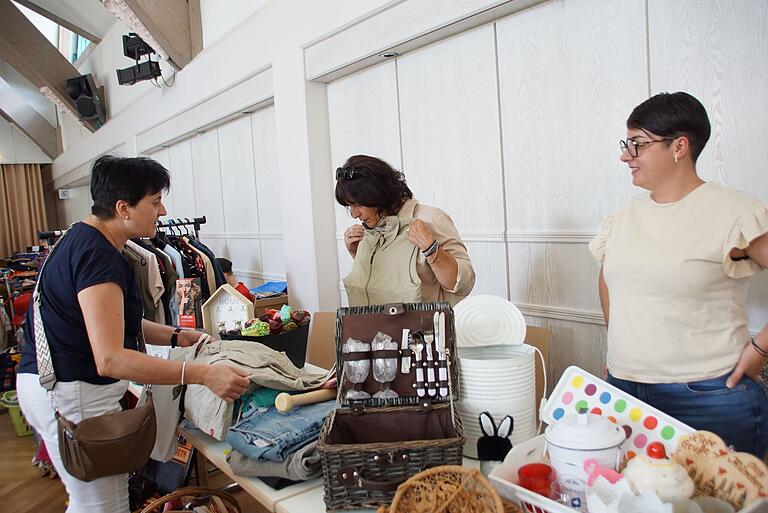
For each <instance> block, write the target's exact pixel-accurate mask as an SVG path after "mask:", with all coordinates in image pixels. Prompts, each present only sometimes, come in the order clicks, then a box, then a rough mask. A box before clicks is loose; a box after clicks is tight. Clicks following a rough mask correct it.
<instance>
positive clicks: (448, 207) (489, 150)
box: [398, 26, 504, 232]
mask: <svg viewBox="0 0 768 513" xmlns="http://www.w3.org/2000/svg"><path fill="white" fill-rule="evenodd" d="M495 70H496V61H495V50H494V34H493V26H485V27H481V28H479V29H476V30H473V31H471V32H468V33H465V34H462V35H460V36H457V37H454V38H452V39H448V40H446V41H443V42H440V43H438V44H435V45H433V46H430V47H427V48H425V49H423V50H419V51H417V52H414V53H413V54H409V55H406V56H404V57H402V58H400V60H399V61H398V81H399V85H400V114H401V118H402V122H401V130H402V145H403V171H404V172H405V174H406V176H407V177H408V184H409V185H410V187H411V190H413V193H414V195H415V196H416V198H418V199H419V200H420V201H421V202H423V203H426V204H430V205H434V206H437V207H440V208H441V209H443V210H445V211H446V212H448V214H449V215H450V216H451V217H452V218H453V221H454V222H455V223H456V226H457V227H458V228H459V231H460V232H462V231H471V232H487V231H499V232H500V231H502V230H503V229H504V210H503V205H502V191H503V187H502V174H501V151H500V146H499V113H498V95H497V89H496V72H495Z"/></svg>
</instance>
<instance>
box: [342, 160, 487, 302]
mask: <svg viewBox="0 0 768 513" xmlns="http://www.w3.org/2000/svg"><path fill="white" fill-rule="evenodd" d="M336 201H338V202H339V204H341V205H344V206H345V207H347V208H349V210H350V214H351V215H352V217H354V218H355V219H358V220H359V221H360V224H356V225H353V226H350V227H349V228H347V230H346V231H345V232H344V244H345V246H346V248H347V251H349V254H350V255H352V257H353V258H354V259H355V260H354V263H353V265H352V271H351V272H350V274H349V275H348V276H347V277H346V278H344V288H345V289H346V291H347V296H348V298H349V304H350V306H362V305H375V304H385V303H396V302H409V303H418V302H433V301H448V302H450V303H451V304H456V303H457V302H458V301H460V300H461V299H463V298H464V297H466V296H467V295H469V293H470V292H471V291H472V287H474V285H475V271H474V269H473V268H472V262H471V261H470V259H469V255H468V254H467V248H466V247H465V246H464V243H463V242H462V241H461V238H459V233H458V231H457V230H456V226H454V224H453V221H452V220H451V218H450V217H449V216H448V214H446V213H445V212H443V211H442V210H440V209H439V208H435V207H430V206H427V205H422V204H420V203H419V202H418V201H416V200H415V199H413V193H412V192H411V190H410V189H409V188H408V185H407V184H406V183H405V177H404V176H403V174H402V173H400V172H399V171H395V170H394V169H393V168H392V167H391V166H390V165H389V164H387V163H386V162H384V161H383V160H381V159H378V158H376V157H370V156H367V155H355V156H352V157H350V158H349V159H347V162H346V163H345V164H344V166H343V167H340V168H338V169H337V170H336Z"/></svg>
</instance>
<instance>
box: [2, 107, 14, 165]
mask: <svg viewBox="0 0 768 513" xmlns="http://www.w3.org/2000/svg"><path fill="white" fill-rule="evenodd" d="M13 130H14V128H13V127H12V126H11V124H10V123H8V122H7V121H6V120H5V118H2V117H0V163H3V164H12V163H14V162H16V150H14V149H13V136H12V135H11V133H12V132H13Z"/></svg>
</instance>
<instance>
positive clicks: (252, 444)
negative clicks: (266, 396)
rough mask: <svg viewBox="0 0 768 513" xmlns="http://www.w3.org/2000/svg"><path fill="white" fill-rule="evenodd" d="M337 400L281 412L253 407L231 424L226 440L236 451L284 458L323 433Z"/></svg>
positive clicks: (257, 457) (250, 455)
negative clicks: (321, 431)
mask: <svg viewBox="0 0 768 513" xmlns="http://www.w3.org/2000/svg"><path fill="white" fill-rule="evenodd" d="M335 406H336V401H325V402H322V403H316V404H309V405H306V406H301V407H298V408H294V409H292V410H290V411H289V412H287V413H280V412H279V411H277V409H276V408H275V407H274V406H273V407H271V408H254V409H251V410H249V411H248V412H247V413H246V414H245V416H244V417H243V418H242V419H241V420H240V422H238V423H237V424H235V425H234V426H232V427H231V428H229V432H228V433H227V442H229V444H230V445H231V446H232V448H233V449H234V450H236V451H237V452H239V453H241V454H243V455H245V456H247V457H248V458H251V459H254V460H268V461H285V459H286V458H287V457H288V455H289V454H291V453H292V452H293V451H295V450H296V449H299V448H300V447H303V446H304V445H306V444H307V443H308V442H310V441H311V440H314V439H315V438H317V437H318V436H319V435H320V428H321V427H322V425H323V420H325V417H327V416H328V414H329V413H330V412H331V410H333V409H334V408H335Z"/></svg>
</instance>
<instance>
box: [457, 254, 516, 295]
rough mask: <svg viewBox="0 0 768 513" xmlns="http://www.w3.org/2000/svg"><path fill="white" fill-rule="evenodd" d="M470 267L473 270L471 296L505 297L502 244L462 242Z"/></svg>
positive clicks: (504, 256) (504, 267)
mask: <svg viewBox="0 0 768 513" xmlns="http://www.w3.org/2000/svg"><path fill="white" fill-rule="evenodd" d="M464 244H466V246H467V252H468V253H469V258H470V259H472V267H473V268H474V269H475V288H474V289H473V290H472V294H473V295H476V294H493V295H494V296H500V297H503V298H506V297H507V262H506V254H505V252H504V243H503V242H502V241H498V242H482V241H477V242H475V241H473V242H468V241H466V240H465V241H464Z"/></svg>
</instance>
